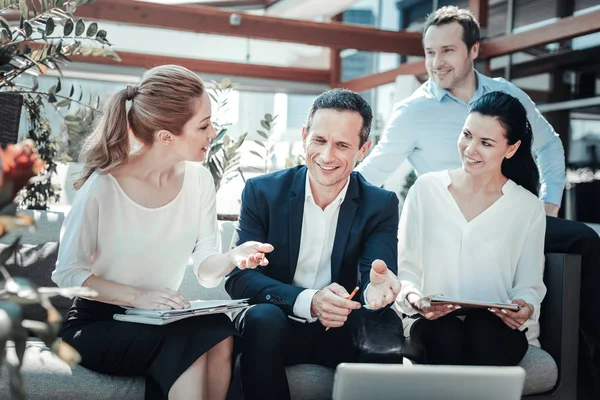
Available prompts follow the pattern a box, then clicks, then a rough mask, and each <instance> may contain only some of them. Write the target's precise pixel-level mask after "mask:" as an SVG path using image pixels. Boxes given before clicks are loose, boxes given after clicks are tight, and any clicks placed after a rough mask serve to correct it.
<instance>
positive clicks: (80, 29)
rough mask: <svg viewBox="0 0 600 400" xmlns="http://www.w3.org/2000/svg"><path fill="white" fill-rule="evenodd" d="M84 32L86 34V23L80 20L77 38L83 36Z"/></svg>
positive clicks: (76, 26)
mask: <svg viewBox="0 0 600 400" xmlns="http://www.w3.org/2000/svg"><path fill="white" fill-rule="evenodd" d="M83 32H85V23H84V22H83V20H82V19H81V18H79V19H78V20H77V23H76V24H75V36H81V35H83Z"/></svg>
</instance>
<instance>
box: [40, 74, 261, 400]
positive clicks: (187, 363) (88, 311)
mask: <svg viewBox="0 0 600 400" xmlns="http://www.w3.org/2000/svg"><path fill="white" fill-rule="evenodd" d="M214 137H215V131H214V130H213V126H212V123H211V105H210V100H209V96H208V93H206V90H205V88H204V84H203V83H202V81H201V80H200V78H198V76H197V75H196V74H194V73H192V72H191V71H189V70H187V69H185V68H183V67H179V66H175V65H165V66H160V67H156V68H153V69H151V70H149V71H148V72H147V73H146V74H145V75H144V76H143V78H142V81H141V83H140V84H139V85H136V86H133V85H132V86H127V88H125V89H123V90H121V91H120V92H118V93H116V94H115V95H114V96H113V97H112V98H111V99H110V100H109V101H108V103H107V104H106V107H105V111H104V114H103V117H102V120H101V121H100V124H99V125H98V127H97V128H96V130H95V131H94V132H93V133H92V134H91V135H90V137H89V138H88V139H87V141H86V143H85V146H84V149H83V152H82V161H83V163H84V168H83V174H82V176H81V178H80V179H78V180H77V181H76V182H75V188H76V189H78V192H77V195H76V197H75V199H74V202H73V205H72V208H71V210H70V212H69V214H68V215H67V217H66V219H65V222H64V225H63V228H62V231H61V241H60V249H59V255H58V261H57V263H56V269H55V271H54V272H53V274H52V279H53V280H54V282H56V283H57V284H58V285H59V286H63V287H65V286H86V287H89V288H90V289H92V290H94V291H95V292H97V293H98V296H97V297H94V298H93V299H84V298H76V299H75V301H74V303H73V306H72V307H71V309H70V311H69V314H68V316H67V318H66V321H65V323H64V326H63V330H62V337H63V340H65V341H66V342H67V343H69V344H70V345H72V346H73V347H74V348H75V349H76V350H77V351H79V353H80V354H81V357H82V361H81V364H82V365H83V366H84V367H86V368H89V369H92V370H95V371H97V372H101V373H105V374H112V375H122V376H145V377H146V390H145V398H146V399H153V398H155V399H167V398H168V399H225V396H226V394H227V389H228V387H229V381H230V377H231V375H230V372H231V358H232V352H233V350H232V348H233V336H235V335H236V330H235V328H234V327H233V325H232V323H231V321H230V319H229V318H228V317H227V316H225V315H224V314H219V315H209V316H203V317H201V318H188V319H184V320H180V321H177V322H173V323H170V324H168V325H164V326H155V325H144V324H134V323H129V322H121V321H116V320H114V319H113V315H114V314H119V313H123V312H124V311H125V308H124V307H134V308H138V309H148V310H171V309H174V310H178V309H183V308H186V307H189V306H190V303H189V302H188V299H185V298H183V296H182V295H181V294H179V293H178V292H177V289H178V288H179V285H180V284H181V281H182V279H183V275H184V272H185V269H186V266H187V264H188V262H189V261H191V262H192V263H193V267H194V273H195V274H196V276H197V278H198V281H199V282H200V283H201V284H204V285H205V286H215V285H217V284H218V283H219V282H220V280H221V279H222V278H223V276H225V275H227V274H228V273H229V272H230V271H231V270H233V269H234V268H235V267H236V266H237V267H241V268H255V267H257V266H258V265H263V266H264V265H267V263H268V262H267V259H266V258H265V253H269V252H270V251H272V250H273V247H272V246H271V245H269V244H262V243H257V242H250V243H245V244H243V245H241V246H239V247H236V248H234V249H232V250H230V251H229V252H227V253H225V254H220V235H219V229H218V225H217V216H216V204H215V187H214V184H213V179H212V176H211V174H210V172H209V171H208V170H207V169H206V168H204V167H202V166H201V165H200V164H198V162H200V161H202V160H203V159H204V157H205V156H206V152H207V149H208V145H209V143H210V141H211V139H213V138H214ZM132 142H135V145H133V144H134V143H132Z"/></svg>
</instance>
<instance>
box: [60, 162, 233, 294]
mask: <svg viewBox="0 0 600 400" xmlns="http://www.w3.org/2000/svg"><path fill="white" fill-rule="evenodd" d="M220 248H221V246H220V235H219V229H218V224H217V213H216V204H215V187H214V183H213V179H212V176H211V174H210V172H209V171H208V170H207V169H206V168H204V167H203V166H201V165H200V164H195V163H188V162H186V165H185V175H184V179H183V185H182V188H181V190H180V192H179V194H178V195H177V196H176V197H175V198H174V199H173V200H172V201H170V202H169V203H167V204H165V205H164V206H161V207H158V208H147V207H143V206H141V205H140V204H138V203H136V202H135V201H133V200H132V199H131V198H130V197H129V196H128V195H127V194H126V193H125V192H124V191H123V189H122V188H121V186H120V185H119V183H118V182H117V180H116V179H115V178H114V177H113V176H112V175H110V174H99V173H93V174H92V175H91V176H90V178H89V179H88V180H87V181H86V182H85V184H84V185H83V186H82V187H81V189H80V190H79V191H78V192H77V194H76V196H75V199H74V201H73V205H72V207H71V210H70V212H69V214H68V215H67V217H66V218H65V222H64V224H63V226H62V229H61V234H60V247H59V251H58V260H57V262H56V269H55V270H54V272H53V273H52V280H53V281H54V282H55V283H56V284H57V285H58V286H60V287H68V286H81V285H82V284H83V282H84V281H85V280H86V279H87V278H89V277H90V276H91V275H96V276H98V277H101V278H104V279H106V280H109V281H112V282H117V283H121V284H125V285H130V286H134V287H136V288H140V289H144V290H157V289H162V288H165V287H166V288H170V289H172V290H177V289H178V288H179V286H180V284H181V281H182V280H183V275H184V273H185V269H186V266H187V265H188V263H189V262H192V263H193V267H194V272H195V275H196V276H198V266H199V265H200V264H201V263H202V262H203V261H204V260H205V259H206V258H207V257H208V256H211V255H213V254H218V253H220ZM190 257H191V259H190ZM199 281H200V279H199ZM200 283H202V284H203V285H205V286H215V285H217V284H218V283H219V282H218V281H217V282H214V281H211V282H207V281H201V282H200Z"/></svg>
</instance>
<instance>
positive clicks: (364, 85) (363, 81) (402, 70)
mask: <svg viewBox="0 0 600 400" xmlns="http://www.w3.org/2000/svg"><path fill="white" fill-rule="evenodd" d="M425 74H427V70H426V69H425V63H424V62H423V61H416V62H411V63H406V64H400V66H399V67H397V68H394V69H391V70H389V71H385V72H379V73H377V74H372V75H367V76H362V77H360V78H356V79H352V80H349V81H345V82H342V83H341V84H340V86H341V87H344V88H346V89H350V90H353V91H355V92H364V91H366V90H369V89H373V88H376V87H378V86H382V85H385V84H388V83H393V82H395V81H396V77H397V76H398V75H417V76H421V75H425Z"/></svg>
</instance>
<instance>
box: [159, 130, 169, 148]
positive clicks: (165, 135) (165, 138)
mask: <svg viewBox="0 0 600 400" xmlns="http://www.w3.org/2000/svg"><path fill="white" fill-rule="evenodd" d="M156 138H157V139H158V141H159V142H160V143H162V144H166V145H167V146H170V145H171V144H172V143H173V134H172V133H171V132H169V131H167V130H165V129H161V130H160V131H158V133H157V134H156Z"/></svg>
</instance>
